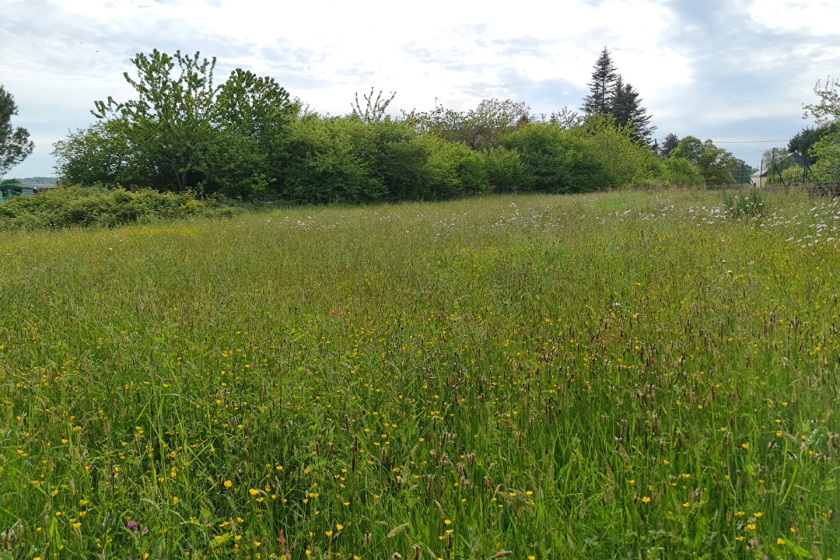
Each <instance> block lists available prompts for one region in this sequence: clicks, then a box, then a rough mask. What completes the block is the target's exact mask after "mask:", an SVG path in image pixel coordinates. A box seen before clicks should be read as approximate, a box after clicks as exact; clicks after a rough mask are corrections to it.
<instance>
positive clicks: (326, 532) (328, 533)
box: [324, 530, 333, 537]
mask: <svg viewBox="0 0 840 560" xmlns="http://www.w3.org/2000/svg"><path fill="white" fill-rule="evenodd" d="M324 534H325V535H327V536H328V537H331V536H332V535H333V532H332V530H329V531H324Z"/></svg>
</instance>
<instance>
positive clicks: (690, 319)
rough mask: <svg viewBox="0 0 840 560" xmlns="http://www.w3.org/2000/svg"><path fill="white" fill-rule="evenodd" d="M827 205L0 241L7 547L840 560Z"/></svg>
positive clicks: (408, 212)
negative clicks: (827, 559)
mask: <svg viewBox="0 0 840 560" xmlns="http://www.w3.org/2000/svg"><path fill="white" fill-rule="evenodd" d="M838 227H840V201H838V200H837V199H831V198H808V197H804V196H798V195H791V194H788V195H783V194H768V195H767V196H766V197H765V198H764V200H763V208H762V211H761V212H747V213H733V212H730V211H728V210H727V205H726V204H724V201H723V200H722V198H721V196H720V195H719V194H714V193H703V192H677V191H673V192H671V191H658V192H655V191H649V192H615V193H603V194H592V195H581V196H505V197H501V196H494V197H488V198H479V199H470V200H464V201H457V202H448V203H442V204H407V205H398V206H376V207H368V208H303V209H289V210H287V209H277V210H266V211H261V212H254V213H248V214H245V215H241V216H237V217H234V218H228V219H204V220H193V221H185V222H161V223H156V224H151V225H134V226H129V227H124V228H120V229H97V230H64V231H41V232H14V233H4V234H3V236H2V239H0V418H2V423H0V429H1V430H2V436H0V530H1V531H2V536H0V540H2V548H0V558H27V559H29V558H40V559H42V560H47V559H52V558H91V559H94V558H108V559H111V558H118V559H127V558H132V560H137V559H143V560H146V559H149V558H154V559H158V558H188V559H198V558H202V559H203V558H259V559H269V558H275V559H277V558H283V557H284V556H285V558H286V559H290V558H296V559H304V558H334V559H347V560H350V559H357V558H364V559H379V558H395V559H397V558H404V559H410V558H415V559H419V558H424V559H441V558H442V559H447V560H449V559H454V558H481V559H487V558H501V557H504V556H509V557H511V558H519V559H540V560H542V559H555V558H556V559H560V558H563V559H569V560H571V559H578V558H586V559H590V558H591V559H602V558H634V559H635V558H644V559H651V558H657V559H671V558H765V557H767V558H774V559H775V558H816V559H821V560H824V559H826V558H831V557H832V556H834V557H835V558H838V557H840V528H839V527H838V523H839V521H838V520H837V519H836V517H835V509H836V508H837V506H838V503H840V501H839V500H840V486H838V483H840V468H839V467H840V461H838V449H837V447H838V436H837V432H838V431H840V428H839V427H838V424H839V423H840V413H838V412H837V410H838V406H837V397H838V394H837V390H838V370H840V361H838V360H840V358H838V352H840V335H838V328H840V321H838V314H840V307H838V293H840V274H838V271H840V251H838V240H840V232H838Z"/></svg>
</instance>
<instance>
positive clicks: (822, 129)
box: [787, 121, 840, 162]
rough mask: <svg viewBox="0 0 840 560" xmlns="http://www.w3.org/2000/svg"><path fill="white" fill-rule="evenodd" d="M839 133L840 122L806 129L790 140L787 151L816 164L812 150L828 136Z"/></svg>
mask: <svg viewBox="0 0 840 560" xmlns="http://www.w3.org/2000/svg"><path fill="white" fill-rule="evenodd" d="M838 132H840V121H835V122H833V123H830V124H823V125H821V126H817V127H805V128H803V129H802V130H800V131H799V132H797V133H796V135H795V136H794V137H793V138H791V139H790V141H789V142H788V145H787V149H788V151H789V152H799V154H800V155H802V156H804V157H806V158H808V159H809V160H811V161H814V162H816V158H815V157H814V154H813V153H812V152H811V148H812V147H813V146H814V144H816V143H817V142H818V141H819V140H820V139H821V138H822V137H823V136H825V135H826V134H837V133H838Z"/></svg>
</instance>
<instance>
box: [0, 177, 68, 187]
mask: <svg viewBox="0 0 840 560" xmlns="http://www.w3.org/2000/svg"><path fill="white" fill-rule="evenodd" d="M13 180H14V181H18V182H20V183H21V184H23V185H30V186H33V187H36V188H42V189H43V188H49V187H54V186H55V185H56V182H57V178H56V177H23V178H12V177H9V178H8V179H0V183H5V182H8V181H13Z"/></svg>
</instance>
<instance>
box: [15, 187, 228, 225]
mask: <svg viewBox="0 0 840 560" xmlns="http://www.w3.org/2000/svg"><path fill="white" fill-rule="evenodd" d="M232 213H233V209H232V208H231V207H229V206H225V205H222V204H219V203H218V202H216V201H215V200H212V199H204V200H198V199H196V198H195V195H194V194H192V193H181V194H175V193H159V192H156V191H153V190H150V189H141V190H139V191H137V192H130V191H127V190H125V189H123V188H116V189H107V188H104V187H62V188H58V189H53V190H49V191H46V192H43V193H39V194H37V195H35V196H27V197H23V196H22V197H16V198H14V199H12V200H9V201H7V202H4V203H2V204H0V230H3V229H40V228H62V227H70V226H98V227H114V226H119V225H123V224H130V223H134V222H147V221H153V220H160V219H175V218H188V217H212V216H230V215H232Z"/></svg>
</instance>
